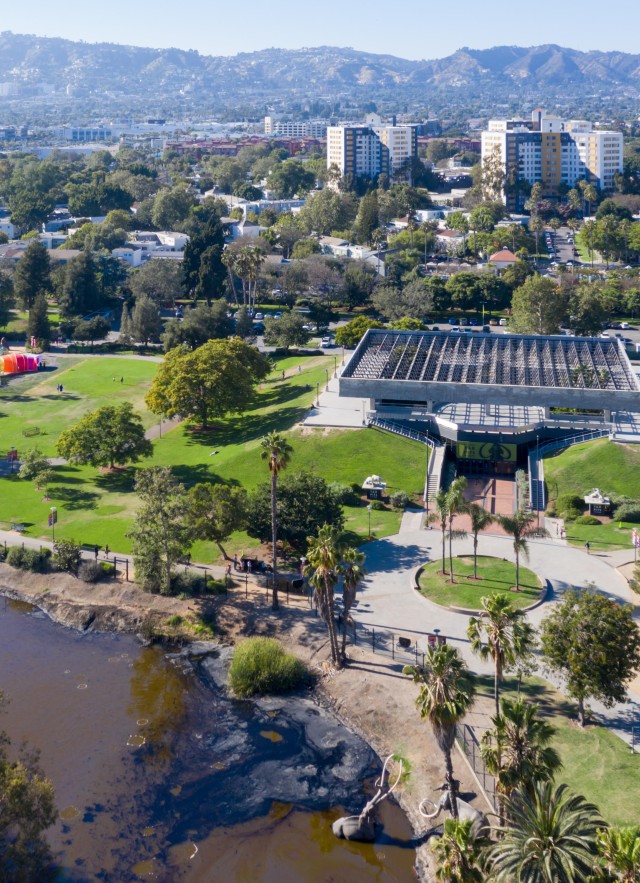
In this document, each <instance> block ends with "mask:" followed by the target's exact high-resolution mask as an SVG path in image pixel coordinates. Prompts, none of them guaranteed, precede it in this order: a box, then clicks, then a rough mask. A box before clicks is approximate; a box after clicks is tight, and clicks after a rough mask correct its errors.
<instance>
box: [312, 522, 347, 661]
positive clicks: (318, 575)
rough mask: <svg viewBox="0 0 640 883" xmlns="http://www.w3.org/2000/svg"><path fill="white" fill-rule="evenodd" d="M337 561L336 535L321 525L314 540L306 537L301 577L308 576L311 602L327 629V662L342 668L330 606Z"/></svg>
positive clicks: (339, 551) (339, 552)
mask: <svg viewBox="0 0 640 883" xmlns="http://www.w3.org/2000/svg"><path fill="white" fill-rule="evenodd" d="M341 558H342V547H341V545H340V534H339V532H338V531H337V530H336V528H335V527H331V526H330V525H329V524H324V525H323V526H322V527H321V528H320V529H319V531H318V536H317V537H309V548H308V550H307V561H308V564H307V566H306V568H305V574H306V575H307V576H309V582H310V583H311V585H312V586H313V589H314V591H313V600H314V602H315V603H316V605H317V607H318V610H319V611H320V616H321V617H322V618H323V619H324V621H325V623H326V625H327V630H328V632H329V644H330V646H331V661H332V662H333V664H334V665H335V666H336V668H341V667H342V659H341V657H340V648H339V646H338V636H337V634H336V621H335V617H334V604H333V602H334V592H335V587H336V584H337V582H338V574H339V568H340V561H341Z"/></svg>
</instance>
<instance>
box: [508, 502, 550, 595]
mask: <svg viewBox="0 0 640 883" xmlns="http://www.w3.org/2000/svg"><path fill="white" fill-rule="evenodd" d="M498 521H499V522H500V524H501V525H502V528H503V530H505V531H506V532H507V533H508V534H511V536H512V537H513V551H514V553H515V556H516V585H515V590H516V592H519V591H520V555H523V557H524V559H525V561H528V560H529V546H528V545H527V540H534V539H539V538H541V537H548V536H549V531H548V530H546V529H545V528H544V527H539V526H538V516H537V514H536V513H535V512H525V511H524V510H523V509H518V511H517V512H514V514H513V515H499V516H498Z"/></svg>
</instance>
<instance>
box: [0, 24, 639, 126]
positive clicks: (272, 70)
mask: <svg viewBox="0 0 640 883" xmlns="http://www.w3.org/2000/svg"><path fill="white" fill-rule="evenodd" d="M43 84H45V85H43ZM2 86H4V88H0V108H1V107H2V101H3V98H2V97H1V96H2V94H3V93H4V94H5V97H15V96H16V95H17V96H29V95H32V96H33V95H38V94H42V89H43V88H45V89H46V90H48V93H49V94H52V95H54V96H55V95H58V96H60V97H67V98H73V97H88V96H95V97H100V96H103V97H104V98H105V99H107V100H110V101H112V102H113V101H116V103H119V101H120V100H121V99H122V98H123V97H125V96H137V97H138V98H142V97H143V96H147V97H151V98H152V99H154V100H152V104H153V105H154V106H157V104H158V101H157V99H158V98H159V97H160V96H162V98H163V99H164V100H171V99H173V98H175V99H182V100H187V101H189V102H191V103H199V102H201V101H205V102H206V103H207V104H208V105H215V104H216V102H217V103H219V104H221V105H226V104H228V103H229V102H230V101H234V102H238V101H239V100H240V101H241V102H243V103H247V102H249V103H250V102H256V101H257V102H258V104H259V103H260V102H268V100H269V98H270V97H273V98H274V99H282V98H291V99H301V98H303V97H306V99H307V100H314V99H322V100H332V99H334V98H335V97H338V96H339V97H342V98H345V97H347V98H349V97H351V98H353V99H356V100H357V99H358V98H360V99H362V98H365V97H371V96H375V95H377V94H378V95H385V96H387V97H390V96H395V97H396V100H404V101H408V100H415V99H416V98H417V97H420V96H422V97H423V98H424V99H425V100H426V101H427V102H430V101H431V100H432V99H433V98H434V97H437V96H442V95H445V94H446V95H449V96H451V94H452V93H453V94H455V93H462V92H464V93H466V94H468V95H469V96H475V97H477V98H483V97H485V98H486V99H487V100H491V97H492V96H493V100H494V101H495V99H496V96H500V95H501V94H504V95H506V96H508V97H509V98H510V99H514V98H516V99H517V98H518V97H519V96H522V95H530V94H534V93H536V92H545V91H546V92H549V91H550V92H552V93H557V94H561V93H562V92H563V90H567V88H569V90H570V92H571V94H572V95H573V96H574V97H577V98H579V97H580V95H590V94H593V93H597V94H605V95H606V94H610V95H615V96H617V97H619V96H620V95H624V96H626V97H627V98H629V99H631V100H632V101H633V100H634V99H636V98H637V97H638V95H639V94H640V55H632V54H628V53H623V52H600V51H591V52H580V51H578V50H574V49H567V48H564V47H562V46H557V45H552V44H550V45H545V46H533V47H518V46H498V47H495V48H492V49H484V50H475V49H469V48H463V49H460V50H458V51H457V52H455V53H454V54H453V55H449V56H447V57H446V58H440V59H433V60H424V61H409V60H407V59H402V58H396V57H394V56H391V55H376V54H372V53H368V52H361V51H358V50H355V49H351V48H336V47H330V46H319V47H316V48H303V49H297V50H288V49H275V48H272V49H264V50H260V51H258V52H247V53H240V54H238V55H235V56H230V57H226V56H207V55H201V54H200V53H198V52H195V51H184V50H180V49H150V48H142V47H135V46H123V45H118V44H110V43H97V44H89V43H82V42H74V41H71V40H65V39H61V38H44V37H36V36H32V35H20V34H13V33H11V32H8V31H5V32H2V33H0V87H2Z"/></svg>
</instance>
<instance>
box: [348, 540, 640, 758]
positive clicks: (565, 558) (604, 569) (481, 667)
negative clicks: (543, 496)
mask: <svg viewBox="0 0 640 883" xmlns="http://www.w3.org/2000/svg"><path fill="white" fill-rule="evenodd" d="M441 538H442V534H441V532H440V531H438V530H419V531H413V532H411V531H406V532H402V533H400V534H397V535H396V536H393V537H387V538H385V539H383V540H377V541H375V542H371V543H369V544H368V545H367V546H366V547H365V551H366V564H365V567H366V569H367V571H368V576H367V579H366V581H365V585H364V587H363V590H362V591H361V593H360V595H359V601H358V604H357V608H356V609H355V610H354V613H353V615H354V619H355V620H356V621H357V623H358V624H360V625H362V626H366V627H367V628H369V629H372V628H373V629H376V630H378V629H380V630H389V631H394V632H400V633H402V634H406V635H411V636H412V638H413V640H414V641H416V642H417V644H418V648H419V650H420V651H424V650H426V649H427V635H428V634H429V633H433V632H434V630H435V629H439V630H440V633H441V634H442V635H445V636H446V637H447V640H448V641H449V643H452V644H453V645H454V646H456V647H457V648H458V649H459V650H460V652H461V653H462V656H463V657H464V659H465V661H466V662H467V664H468V665H469V666H470V667H471V668H472V669H473V670H474V671H478V672H482V673H490V672H492V671H493V669H492V666H491V664H490V663H489V664H486V663H483V662H482V661H481V660H480V659H478V657H476V656H474V655H473V654H472V653H471V650H470V647H469V641H468V640H467V637H466V630H467V625H468V621H469V617H468V615H466V614H459V613H455V612H453V611H451V610H447V609H445V608H442V607H439V606H438V605H436V604H433V603H432V602H431V601H428V600H427V599H426V598H424V597H423V596H422V595H420V594H419V593H418V592H417V591H416V589H415V588H414V585H415V580H414V577H415V573H416V570H417V568H418V567H419V566H420V565H421V564H423V563H424V562H425V561H431V560H437V559H438V558H439V557H440V550H441V543H442V539H441ZM529 549H530V560H529V562H526V563H527V566H528V567H530V568H531V569H532V570H534V571H535V572H536V573H537V574H539V575H540V577H542V578H543V579H546V580H548V583H549V586H550V590H549V594H548V596H547V601H546V602H545V603H543V604H541V605H540V606H539V607H537V608H536V609H535V610H532V611H530V612H529V614H528V618H529V621H530V622H531V624H532V625H533V626H535V627H538V626H539V625H540V622H541V621H542V619H543V617H544V616H546V614H547V612H548V610H549V606H550V604H553V603H554V601H557V600H559V599H560V598H562V595H563V594H564V592H565V591H566V590H567V589H569V588H573V587H576V588H584V587H585V586H586V585H588V584H594V585H595V586H596V587H597V588H599V589H600V590H601V591H604V592H605V593H606V594H607V595H609V596H610V597H611V598H614V599H615V600H618V601H619V600H622V601H626V602H630V603H637V596H634V594H633V593H632V592H631V590H630V589H629V587H628V585H627V582H626V580H625V579H624V577H622V576H621V574H620V573H618V572H617V570H616V569H615V568H616V566H618V565H619V564H622V563H624V562H627V561H628V560H629V551H628V550H627V551H625V550H621V551H619V552H613V553H610V554H601V553H597V554H592V555H589V556H587V555H586V553H585V552H583V551H582V550H580V549H575V548H572V547H568V546H565V545H564V544H562V543H561V542H560V541H559V540H557V539H556V538H555V537H554V538H552V539H549V540H534V541H532V542H530V543H529ZM453 550H454V554H458V555H459V554H471V551H472V541H471V539H470V538H466V539H463V540H456V541H454V544H453ZM478 551H479V553H480V554H481V555H494V556H497V557H500V558H507V559H509V560H513V548H512V540H511V538H509V537H506V536H497V535H492V534H482V535H481V536H480V538H479V549H478ZM635 616H636V619H637V620H638V621H639V623H640V607H636V610H635ZM629 695H630V699H631V700H632V703H631V704H620V705H617V706H615V707H614V708H612V709H605V708H604V706H602V705H601V703H598V702H593V703H590V704H591V707H592V708H593V710H594V712H595V713H596V714H597V715H598V716H599V717H600V718H601V719H602V720H603V721H606V722H607V724H608V725H609V726H610V727H611V728H612V729H613V730H614V731H615V732H616V733H617V734H618V735H619V736H620V737H621V738H623V739H625V741H630V738H631V726H632V716H633V714H636V715H637V716H638V719H637V720H636V722H635V723H636V725H637V726H640V707H637V706H634V705H633V703H634V702H635V703H640V678H636V680H635V681H634V682H633V684H632V686H631V688H630V690H629ZM636 740H637V737H636Z"/></svg>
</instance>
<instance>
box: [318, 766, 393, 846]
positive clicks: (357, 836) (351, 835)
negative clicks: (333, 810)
mask: <svg viewBox="0 0 640 883" xmlns="http://www.w3.org/2000/svg"><path fill="white" fill-rule="evenodd" d="M392 760H393V755H392V754H390V755H389V757H387V759H386V760H385V762H384V766H383V767H382V772H381V773H380V776H379V777H378V778H377V779H376V788H377V791H376V793H375V794H374V795H373V797H372V798H371V800H369V801H368V803H367V804H366V806H365V807H364V809H363V810H362V812H361V813H360V815H359V816H342V818H339V819H336V821H335V822H334V823H333V825H332V826H331V830H332V831H333V833H334V834H335V835H336V837H340V838H341V839H342V840H359V841H360V842H363V843H373V841H374V840H375V839H376V814H377V811H378V807H379V806H380V804H381V803H382V802H383V800H386V799H387V797H389V795H390V794H393V792H394V791H395V789H396V788H397V787H398V785H399V784H400V779H401V778H402V769H403V766H402V761H399V765H400V770H399V772H398V775H397V777H396V780H395V782H394V783H393V785H390V784H389V765H390V763H391V761H392Z"/></svg>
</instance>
